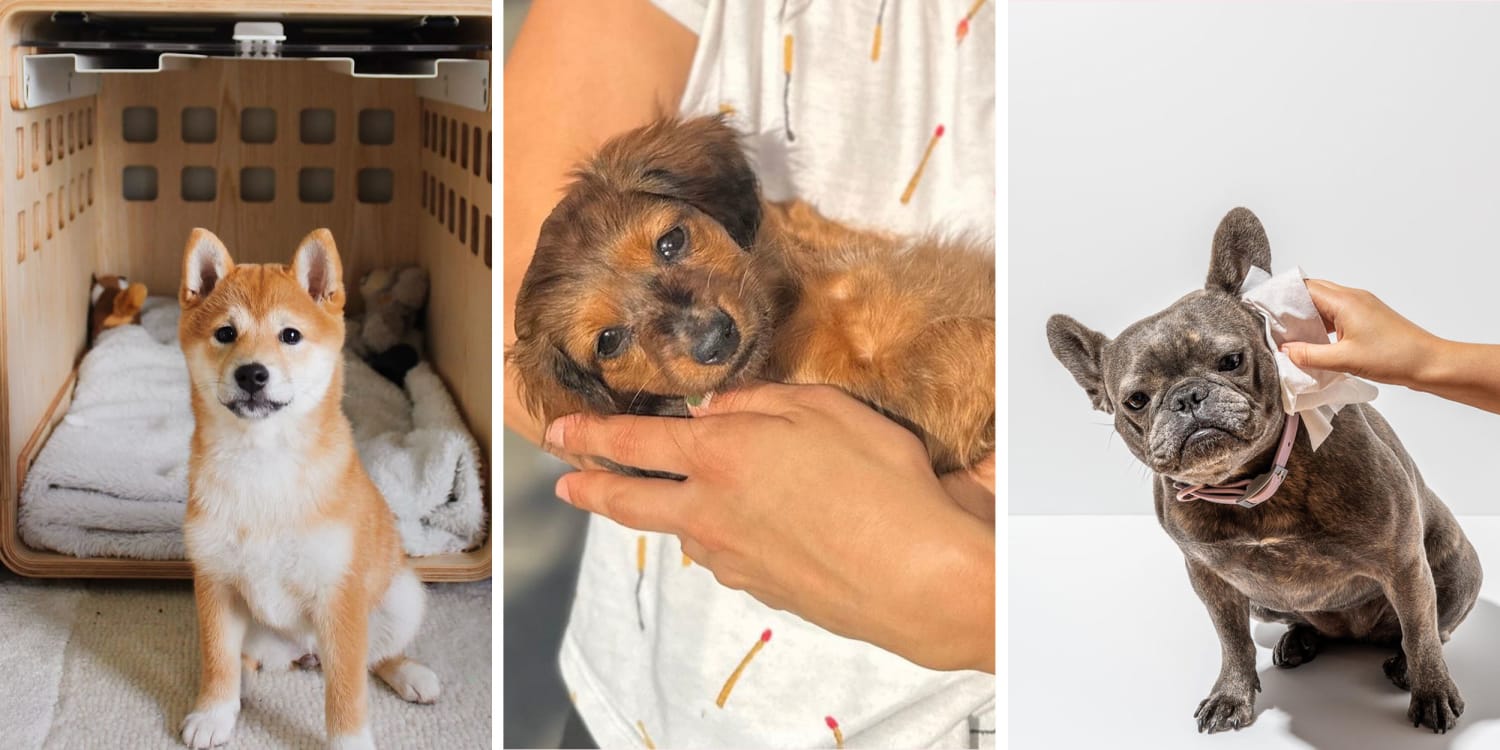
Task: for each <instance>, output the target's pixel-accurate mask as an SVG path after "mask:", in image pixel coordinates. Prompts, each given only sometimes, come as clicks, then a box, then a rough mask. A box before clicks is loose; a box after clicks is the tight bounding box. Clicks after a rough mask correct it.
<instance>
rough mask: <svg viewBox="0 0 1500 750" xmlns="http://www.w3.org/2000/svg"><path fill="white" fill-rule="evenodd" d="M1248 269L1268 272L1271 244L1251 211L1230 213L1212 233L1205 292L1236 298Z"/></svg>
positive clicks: (1244, 210) (1269, 268)
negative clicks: (1211, 247)
mask: <svg viewBox="0 0 1500 750" xmlns="http://www.w3.org/2000/svg"><path fill="white" fill-rule="evenodd" d="M1251 266H1257V267H1259V268H1261V269H1262V270H1264V271H1265V272H1266V273H1270V272H1271V241H1270V240H1269V239H1267V238H1266V229H1265V227H1263V226H1261V224H1260V219H1257V218H1255V214H1253V213H1251V212H1250V209H1248V208H1235V209H1231V210H1230V211H1229V213H1227V214H1224V218H1223V219H1222V220H1220V221H1219V228H1218V230H1217V231H1215V232H1214V250H1213V257H1212V258H1211V259H1210V260H1209V262H1208V283H1206V284H1204V288H1205V289H1212V290H1218V291H1221V292H1229V293H1230V294H1233V295H1236V296H1238V295H1239V293H1240V285H1241V284H1243V283H1244V282H1245V275H1246V274H1248V273H1250V267H1251Z"/></svg>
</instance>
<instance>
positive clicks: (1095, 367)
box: [1047, 315, 1115, 414]
mask: <svg viewBox="0 0 1500 750" xmlns="http://www.w3.org/2000/svg"><path fill="white" fill-rule="evenodd" d="M1108 343H1109V339H1108V338H1106V337H1105V336H1104V334H1102V333H1100V332H1098V331H1095V330H1093V329H1090V328H1088V327H1087V326H1085V325H1084V324H1082V323H1079V322H1078V321H1076V320H1074V319H1072V318H1070V317H1068V316H1066V315H1053V316H1052V317H1050V318H1048V319H1047V344H1048V346H1050V347H1052V356H1054V357H1057V361H1059V362H1061V363H1062V364H1063V367H1066V368H1068V372H1071V373H1073V379H1074V380H1076V381H1078V385H1080V386H1083V390H1084V392H1085V393H1087V394H1088V395H1089V400H1090V401H1091V402H1093V404H1094V408H1095V409H1098V410H1099V411H1102V412H1106V413H1109V414H1113V413H1114V411H1115V408H1114V404H1113V403H1110V400H1109V397H1108V395H1107V394H1106V393H1105V392H1104V373H1103V368H1102V366H1101V363H1102V359H1103V356H1104V345H1105V344H1108Z"/></svg>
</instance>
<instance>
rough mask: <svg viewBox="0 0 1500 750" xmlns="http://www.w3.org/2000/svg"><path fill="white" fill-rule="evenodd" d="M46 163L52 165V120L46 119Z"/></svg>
mask: <svg viewBox="0 0 1500 750" xmlns="http://www.w3.org/2000/svg"><path fill="white" fill-rule="evenodd" d="M46 125H47V163H48V164H51V163H52V118H50V117H49V118H47V122H46Z"/></svg>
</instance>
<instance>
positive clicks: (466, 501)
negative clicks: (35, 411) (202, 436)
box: [20, 297, 485, 560]
mask: <svg viewBox="0 0 1500 750" xmlns="http://www.w3.org/2000/svg"><path fill="white" fill-rule="evenodd" d="M179 312H180V311H179V309H178V307H177V303H176V301H175V300H172V299H168V298H164V297H152V298H150V299H148V300H147V301H146V306H145V309H144V311H143V313H142V324H141V325H139V326H134V325H131V326H122V327H120V328H115V329H111V330H109V331H105V332H104V333H103V334H101V335H100V336H99V339H98V341H97V342H96V343H95V345H94V348H93V349H92V350H90V351H89V353H88V354H87V355H85V356H84V358H83V362H82V364H80V366H79V369H78V384H77V387H76V390H75V391H74V394H73V403H72V405H71V406H70V407H69V409H68V414H67V416H65V417H64V418H63V420H62V422H61V423H60V424H59V425H58V426H57V428H56V429H55V430H54V431H53V432H52V437H51V438H50V439H49V440H48V441H47V444H46V445H45V446H44V447H43V448H42V451H41V454H40V455H39V456H38V457H37V460H36V463H35V464H33V465H32V467H31V470H30V471H29V472H28V473H27V475H26V485H25V487H23V488H22V491H21V513H20V531H21V538H22V539H24V540H25V541H26V543H27V544H29V545H31V546H33V547H41V548H46V549H50V550H56V551H58V552H63V553H66V554H69V555H74V556H76V557H130V558H138V559H145V560H180V559H182V558H183V556H184V549H183V544H182V516H183V512H184V511H185V509H186V504H187V462H188V452H189V450H188V443H189V440H190V438H191V437H192V433H193V412H192V408H191V406H190V405H189V401H188V375H187V365H186V363H185V362H184V360H183V357H182V351H181V349H179V348H178V346H177V318H178V314H179ZM344 389H345V390H344V412H345V413H346V414H348V415H349V421H350V422H351V423H352V424H353V427H354V438H355V443H356V446H357V447H358V449H359V455H360V459H361V460H362V461H363V463H364V465H365V470H366V471H368V472H369V473H370V478H371V479H373V480H374V481H375V485H376V486H377V487H379V488H380V491H381V493H382V494H384V495H385V498H386V502H387V503H389V504H390V506H391V510H392V511H394V512H395V514H396V518H397V523H398V526H399V528H400V529H401V536H402V540H403V542H404V543H405V547H406V551H407V552H408V553H409V554H412V555H434V554H438V553H442V552H458V551H462V550H466V549H471V548H473V547H476V546H478V545H479V544H480V543H481V542H483V541H484V527H485V510H484V501H483V489H482V487H481V484H480V478H479V469H480V467H479V450H478V445H477V444H476V443H475V442H474V438H473V436H471V435H470V434H469V433H468V431H467V430H466V429H465V427H464V425H463V422H462V420H461V419H460V418H459V414H458V409H457V408H456V407H455V406H454V403H453V399H452V397H451V396H449V395H448V391H447V390H446V389H445V388H444V387H443V384H442V381H441V380H439V379H438V377H437V375H436V374H434V373H433V371H432V369H431V368H430V367H428V365H427V363H425V362H423V363H420V364H418V365H417V366H416V367H415V368H414V369H413V370H411V371H410V372H408V373H407V375H406V386H405V389H404V390H403V389H402V388H400V387H398V386H396V385H395V384H393V383H391V382H390V381H388V380H386V379H385V378H383V377H381V376H380V375H379V374H377V373H376V372H375V371H374V370H372V369H370V367H369V366H368V365H366V364H365V363H364V362H363V361H361V360H360V359H359V358H358V357H354V356H350V355H347V354H346V356H345V358H344ZM267 500H268V501H274V498H268V499H267Z"/></svg>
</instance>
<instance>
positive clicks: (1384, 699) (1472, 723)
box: [1254, 598, 1500, 750]
mask: <svg viewBox="0 0 1500 750" xmlns="http://www.w3.org/2000/svg"><path fill="white" fill-rule="evenodd" d="M1285 631H1286V628H1285V627H1284V626H1282V625H1271V624H1265V623H1257V625H1256V627H1255V633H1254V637H1255V642H1256V643H1257V644H1259V645H1260V646H1262V647H1264V648H1267V649H1270V648H1274V647H1275V646H1276V642H1277V641H1278V640H1280V638H1281V634H1282V633H1284V632H1285ZM1392 653H1394V651H1393V650H1392V649H1389V648H1379V647H1374V646H1361V645H1354V644H1343V643H1338V644H1331V645H1328V646H1326V647H1325V648H1324V650H1323V651H1322V652H1320V653H1319V654H1318V656H1317V658H1316V659H1314V660H1312V661H1310V662H1308V663H1306V664H1303V665H1301V666H1299V667H1296V668H1294V669H1282V668H1279V667H1274V666H1273V667H1267V668H1266V669H1263V670H1261V672H1260V684H1261V694H1260V695H1259V696H1258V698H1257V700H1256V702H1255V703H1256V709H1257V711H1256V713H1257V716H1259V715H1260V714H1261V713H1263V712H1264V711H1265V710H1267V709H1270V708H1277V709H1280V710H1281V711H1282V712H1284V713H1285V714H1286V715H1287V716H1288V717H1290V723H1289V726H1288V731H1290V732H1291V733H1292V734H1293V735H1294V736H1296V737H1298V738H1300V739H1302V740H1303V741H1305V742H1307V743H1308V744H1309V745H1311V746H1312V747H1316V748H1326V749H1335V750H1337V749H1341V748H1350V749H1351V750H1353V749H1355V748H1358V750H1387V749H1389V750H1397V749H1398V748H1399V749H1401V750H1405V749H1406V748H1448V747H1451V746H1453V744H1454V743H1455V742H1456V741H1457V740H1458V739H1459V738H1461V737H1463V736H1464V734H1465V733H1467V732H1469V731H1471V730H1473V729H1475V728H1476V727H1478V726H1479V725H1481V724H1482V723H1485V722H1489V721H1493V720H1495V719H1500V604H1496V603H1494V602H1491V601H1488V600H1486V599H1484V598H1481V599H1480V600H1479V601H1478V602H1476V603H1475V605H1474V610H1473V611H1472V612H1470V613H1469V616H1468V618H1467V619H1466V620H1464V622H1463V623H1462V624H1461V625H1459V626H1458V628H1457V630H1456V631H1455V632H1454V633H1453V638H1452V639H1451V640H1450V641H1449V642H1448V643H1447V644H1446V645H1445V646H1444V647H1443V656H1444V657H1445V658H1446V660H1447V662H1448V671H1449V673H1450V674H1451V675H1452V676H1453V681H1454V682H1455V683H1456V684H1457V685H1458V689H1459V692H1460V693H1461V694H1462V695H1463V698H1464V703H1465V708H1464V714H1463V717H1462V718H1460V719H1459V721H1458V726H1457V727H1456V728H1454V729H1451V730H1449V731H1448V733H1447V734H1435V733H1434V732H1432V730H1430V729H1428V728H1426V727H1421V728H1415V727H1413V726H1412V725H1411V722H1410V721H1408V720H1407V719H1406V708H1407V704H1408V701H1409V700H1410V698H1411V694H1410V693H1407V692H1406V691H1403V690H1401V689H1399V688H1397V687H1396V686H1395V685H1392V684H1391V682H1390V681H1389V680H1387V679H1386V677H1385V674H1384V672H1383V671H1382V670H1381V664H1382V662H1384V661H1385V659H1386V658H1388V657H1389V656H1390V655H1391V654H1392Z"/></svg>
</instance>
